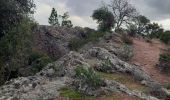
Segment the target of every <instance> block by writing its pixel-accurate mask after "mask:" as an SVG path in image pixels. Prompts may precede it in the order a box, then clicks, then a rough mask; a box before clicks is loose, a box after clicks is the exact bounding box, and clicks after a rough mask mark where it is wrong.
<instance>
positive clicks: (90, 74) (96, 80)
mask: <svg viewBox="0 0 170 100" xmlns="http://www.w3.org/2000/svg"><path fill="white" fill-rule="evenodd" d="M75 72H76V74H75V76H76V77H77V78H78V79H80V80H81V83H82V85H83V84H87V85H88V86H89V87H94V88H98V87H100V86H101V85H102V84H103V82H102V79H101V78H100V76H99V75H97V74H96V72H95V71H94V70H93V69H92V68H87V69H86V68H84V67H83V66H77V68H76V69H75Z"/></svg>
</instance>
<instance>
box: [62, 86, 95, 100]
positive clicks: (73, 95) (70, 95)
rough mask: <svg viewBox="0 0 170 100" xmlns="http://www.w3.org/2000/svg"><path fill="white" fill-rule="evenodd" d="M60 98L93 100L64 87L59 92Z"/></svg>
mask: <svg viewBox="0 0 170 100" xmlns="http://www.w3.org/2000/svg"><path fill="white" fill-rule="evenodd" d="M60 96H62V97H68V99H70V100H94V99H93V98H92V97H89V96H86V95H84V94H82V93H80V92H78V91H75V90H73V89H70V88H68V87H64V88H62V89H61V90H60Z"/></svg>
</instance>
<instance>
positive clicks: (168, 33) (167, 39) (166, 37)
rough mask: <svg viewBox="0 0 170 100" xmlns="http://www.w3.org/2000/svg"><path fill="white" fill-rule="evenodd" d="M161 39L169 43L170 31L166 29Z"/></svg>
mask: <svg viewBox="0 0 170 100" xmlns="http://www.w3.org/2000/svg"><path fill="white" fill-rule="evenodd" d="M160 40H161V41H163V42H164V43H169V42H170V31H166V32H164V33H162V34H161V36H160Z"/></svg>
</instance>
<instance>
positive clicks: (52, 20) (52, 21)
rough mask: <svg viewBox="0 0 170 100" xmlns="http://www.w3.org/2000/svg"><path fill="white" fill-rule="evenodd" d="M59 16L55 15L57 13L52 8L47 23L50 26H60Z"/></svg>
mask: <svg viewBox="0 0 170 100" xmlns="http://www.w3.org/2000/svg"><path fill="white" fill-rule="evenodd" d="M58 17H59V15H58V14H57V11H56V10H55V8H52V11H51V15H50V17H49V19H48V22H49V24H50V25H52V26H57V27H58V26H60V23H59V20H58Z"/></svg>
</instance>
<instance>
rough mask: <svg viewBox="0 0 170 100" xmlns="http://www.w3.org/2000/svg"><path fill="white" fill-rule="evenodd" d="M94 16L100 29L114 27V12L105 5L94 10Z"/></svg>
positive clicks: (107, 29) (104, 29) (108, 29)
mask: <svg viewBox="0 0 170 100" xmlns="http://www.w3.org/2000/svg"><path fill="white" fill-rule="evenodd" d="M92 18H93V19H94V20H97V23H98V24H99V30H102V31H110V30H111V29H112V28H113V27H114V24H115V20H114V16H113V14H112V12H110V11H109V10H108V8H107V7H105V6H103V7H101V8H99V9H97V10H94V12H93V14H92Z"/></svg>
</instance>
